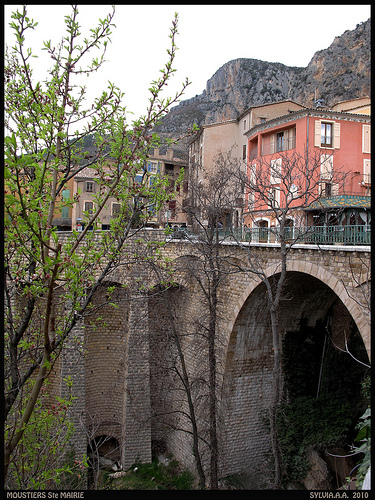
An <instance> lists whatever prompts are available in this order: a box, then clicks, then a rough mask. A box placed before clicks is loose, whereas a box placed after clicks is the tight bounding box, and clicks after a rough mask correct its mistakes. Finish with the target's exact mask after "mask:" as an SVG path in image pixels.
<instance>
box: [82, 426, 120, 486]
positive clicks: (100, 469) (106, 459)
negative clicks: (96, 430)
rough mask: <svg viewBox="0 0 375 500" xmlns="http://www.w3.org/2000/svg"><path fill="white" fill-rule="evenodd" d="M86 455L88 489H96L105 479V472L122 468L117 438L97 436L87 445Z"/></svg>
mask: <svg viewBox="0 0 375 500" xmlns="http://www.w3.org/2000/svg"><path fill="white" fill-rule="evenodd" d="M87 456H88V465H89V468H88V473H87V487H88V489H89V490H90V489H94V490H96V489H98V487H100V485H101V484H102V482H103V479H105V477H104V476H105V473H111V472H117V471H120V470H122V465H121V463H120V460H121V453H120V445H119V442H118V441H117V439H115V438H114V437H111V436H106V435H102V436H97V437H96V438H94V439H92V440H91V441H90V443H89V445H88V447H87Z"/></svg>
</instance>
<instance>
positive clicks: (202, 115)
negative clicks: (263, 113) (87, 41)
mask: <svg viewBox="0 0 375 500" xmlns="http://www.w3.org/2000/svg"><path fill="white" fill-rule="evenodd" d="M370 34H371V20H370V19H368V20H367V21H366V22H364V23H361V24H359V25H357V27H356V29H354V30H347V31H345V32H344V33H343V34H342V35H341V36H338V37H336V38H335V39H334V41H333V42H332V44H331V45H330V46H329V47H328V48H327V49H324V50H320V51H318V52H316V53H315V54H314V56H313V58H312V59H311V61H310V63H309V64H308V66H307V67H306V68H300V67H292V66H285V65H284V64H281V63H271V62H265V61H260V60H258V59H244V58H242V59H235V60H232V61H229V62H227V63H226V64H224V65H223V66H222V67H221V68H219V69H218V70H217V71H216V73H215V74H214V75H213V76H212V77H211V78H210V79H209V80H208V81H207V84H206V89H205V90H204V91H203V92H202V94H200V95H197V96H195V97H193V98H191V99H187V100H184V101H182V102H180V103H179V104H178V105H177V106H175V107H173V108H172V109H171V111H170V112H169V113H168V115H167V116H165V117H164V119H163V121H162V123H161V124H160V125H158V126H157V127H156V128H155V131H157V132H158V133H159V134H161V135H162V136H169V137H178V136H179V135H181V134H184V133H186V131H187V129H188V128H189V127H191V126H192V125H193V124H194V123H196V124H197V125H203V124H209V123H215V122H219V121H223V120H230V119H234V118H236V117H237V116H238V115H239V114H241V113H242V112H243V111H244V110H245V109H247V108H249V107H251V106H257V105H260V104H265V103H268V102H274V101H279V100H281V99H293V100H295V101H296V102H298V103H300V104H303V105H304V106H307V107H313V106H314V102H315V99H316V98H319V99H324V100H325V103H326V104H327V105H328V106H330V105H332V104H334V103H336V102H337V101H340V100H344V99H352V98H356V97H363V96H366V95H368V96H369V95H370V85H371V83H370V72H371V70H370V65H371V40H370Z"/></svg>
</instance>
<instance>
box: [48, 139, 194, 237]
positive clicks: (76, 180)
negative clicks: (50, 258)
mask: <svg viewBox="0 0 375 500" xmlns="http://www.w3.org/2000/svg"><path fill="white" fill-rule="evenodd" d="M187 166H188V165H187V162H186V161H184V160H182V159H180V158H176V157H174V151H173V150H172V149H170V148H168V149H167V150H166V152H165V153H164V154H162V153H161V152H160V151H159V149H156V148H155V149H154V150H153V151H152V154H151V155H150V156H149V158H148V159H147V162H146V164H145V165H144V168H142V169H140V171H139V173H138V174H137V175H136V176H135V178H134V182H138V183H141V182H142V177H143V176H144V175H145V176H146V177H147V179H146V180H145V181H144V182H147V183H148V184H149V186H152V184H153V182H154V179H155V176H156V175H163V176H166V177H167V178H168V188H167V189H169V190H171V191H175V199H174V200H173V201H170V202H168V203H167V204H166V206H165V209H163V210H161V211H159V212H158V213H151V214H150V217H149V218H148V220H147V224H146V226H147V227H164V226H166V225H167V224H169V225H177V226H179V227H180V226H186V214H185V213H184V212H183V211H182V209H180V208H179V207H181V206H182V199H183V197H184V194H185V193H186V192H187V184H186V183H185V184H181V185H180V184H179V182H178V181H179V176H180V171H181V170H182V169H184V170H185V169H187ZM107 170H108V174H110V167H107ZM98 180H99V177H98V174H97V171H96V169H95V168H90V167H86V168H84V169H82V170H79V171H77V174H76V175H74V177H72V178H71V179H70V180H69V181H68V182H67V184H66V186H65V189H64V190H63V191H62V196H61V200H60V202H59V204H58V206H57V207H56V210H55V217H54V219H53V223H52V224H53V225H54V226H55V227H57V228H58V230H60V231H71V230H72V229H75V230H78V231H80V230H82V229H83V228H84V227H85V214H86V215H87V214H89V215H91V214H92V213H93V212H94V210H95V208H96V202H95V196H96V194H97V193H98V189H100V184H99V182H98ZM68 200H69V203H67V201H68ZM72 200H74V202H73V203H72ZM119 210H120V205H119V203H118V201H117V200H116V199H115V198H113V197H111V198H109V199H108V201H107V203H106V205H105V207H104V208H103V210H102V211H101V213H100V218H99V219H98V221H97V223H96V227H95V228H96V229H100V230H108V229H109V228H110V223H111V219H112V218H114V217H116V216H117V214H118V212H119ZM86 218H87V217H86Z"/></svg>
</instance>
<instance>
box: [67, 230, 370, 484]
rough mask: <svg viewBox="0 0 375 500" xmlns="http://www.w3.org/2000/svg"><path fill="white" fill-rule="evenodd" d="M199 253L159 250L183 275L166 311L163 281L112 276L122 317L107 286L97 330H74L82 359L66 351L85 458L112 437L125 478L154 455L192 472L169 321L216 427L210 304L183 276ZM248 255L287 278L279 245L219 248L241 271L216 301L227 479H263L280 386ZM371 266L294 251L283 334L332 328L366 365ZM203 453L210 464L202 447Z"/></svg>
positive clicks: (181, 245)
mask: <svg viewBox="0 0 375 500" xmlns="http://www.w3.org/2000/svg"><path fill="white" fill-rule="evenodd" d="M147 234H148V236H149V235H150V234H151V232H149V233H147ZM152 239H154V240H157V239H159V240H161V239H163V235H162V234H161V233H158V232H156V231H153V232H152ZM197 245H199V243H197V242H196V243H194V242H193V243H192V242H189V241H183V240H181V241H177V240H170V241H168V242H166V244H165V246H164V247H163V250H162V252H163V255H164V256H167V257H168V258H169V259H170V262H171V263H172V267H173V266H175V267H178V266H179V269H180V272H179V274H178V275H177V276H179V277H180V282H179V283H178V285H179V286H174V287H173V288H172V289H171V290H170V291H169V292H168V301H167V302H165V300H164V299H163V295H162V294H158V293H157V287H155V285H157V284H158V279H157V278H156V277H155V276H154V275H151V274H150V273H145V272H144V271H141V270H140V271H139V273H137V271H133V275H132V278H131V280H132V281H141V282H142V283H143V284H144V287H143V292H142V293H140V292H139V291H134V292H132V293H131V294H130V293H129V291H128V290H127V289H125V288H123V287H121V286H120V285H122V284H124V283H129V274H127V272H125V271H121V270H120V269H121V267H119V268H118V270H117V271H116V272H115V274H114V275H113V276H112V277H111V285H113V283H117V284H118V285H119V286H118V287H117V288H116V291H115V293H114V295H113V297H112V298H111V300H112V302H115V303H116V305H117V306H118V307H116V308H113V307H111V306H109V305H105V304H104V301H105V299H104V298H103V297H105V291H106V287H104V288H103V289H102V291H101V292H98V293H97V295H96V297H95V302H96V303H97V304H102V307H101V308H100V316H99V313H98V317H97V321H96V323H95V326H92V325H93V323H92V322H91V320H92V318H91V320H90V322H89V321H88V320H85V323H83V324H81V325H80V327H79V328H76V331H75V338H78V339H81V342H82V343H84V345H85V352H84V355H83V354H82V353H81V354H79V352H78V351H77V350H76V349H73V348H71V349H69V346H68V348H67V349H65V352H64V355H63V358H62V362H61V364H60V368H59V370H61V371H60V376H62V377H65V376H66V375H68V374H70V375H71V376H72V377H73V380H74V390H75V392H76V396H77V403H76V409H75V416H76V429H77V431H76V439H75V444H76V446H77V449H78V450H80V451H84V452H86V451H87V444H88V442H89V441H90V440H91V441H92V440H93V439H95V438H97V437H98V436H107V437H108V443H109V445H111V446H112V448H113V450H112V452H111V453H112V456H113V457H114V458H116V459H118V460H119V461H120V462H122V464H123V466H124V467H125V468H126V467H129V466H130V465H131V464H133V463H134V462H135V461H137V460H138V461H150V460H151V454H152V449H153V450H154V451H163V450H168V451H169V452H171V453H172V454H173V455H174V456H175V458H176V459H178V460H179V461H180V462H181V463H183V464H184V465H185V466H187V467H193V462H194V457H193V455H192V441H191V434H190V431H191V426H190V423H189V420H188V418H187V416H186V413H187V406H186V401H185V399H184V397H183V393H182V392H181V386H180V385H179V379H178V377H176V367H177V365H178V362H177V361H176V360H177V354H176V347H175V345H174V344H173V342H171V339H172V338H173V335H172V333H171V324H172V323H171V322H170V321H169V320H170V318H171V317H173V321H174V323H173V324H174V325H175V328H177V330H178V333H179V335H180V336H181V339H182V347H183V350H184V352H185V357H186V364H187V369H188V373H189V376H190V377H191V381H192V384H193V386H194V388H195V389H194V391H195V392H194V397H195V401H196V405H197V412H198V415H199V425H200V430H201V436H202V437H203V438H204V437H205V436H206V435H207V425H208V424H207V418H206V417H207V415H206V413H205V408H206V407H207V405H206V399H205V389H206V386H205V382H204V377H205V373H207V372H206V370H207V356H205V354H206V345H205V340H204V321H205V314H206V311H205V310H204V309H202V304H203V303H204V297H203V295H202V294H201V293H200V291H199V288H198V287H197V285H196V283H194V282H193V280H191V279H189V277H187V273H186V272H184V269H185V268H184V266H185V263H186V262H188V261H189V262H190V261H191V260H193V259H199V252H198V250H197V248H198V247H197ZM249 245H250V247H249ZM135 246H136V247H137V248H138V247H139V244H138V243H136V242H134V248H135ZM134 248H133V250H134ZM249 248H250V251H251V252H252V254H253V255H254V256H256V257H257V258H258V259H259V260H260V261H261V265H262V269H263V270H264V273H265V275H266V276H267V277H269V278H272V277H274V276H275V277H277V274H278V273H279V272H280V256H279V247H278V245H277V244H267V243H263V244H262V243H259V244H244V245H236V244H234V243H224V242H222V245H221V246H220V252H221V255H222V257H223V258H225V261H226V262H227V263H230V266H232V269H234V268H236V269H237V271H236V272H232V273H230V274H228V276H227V277H226V279H225V280H224V282H223V285H222V286H221V288H220V293H219V312H220V314H219V317H218V335H217V367H218V380H219V387H218V393H217V394H218V401H219V408H218V415H219V423H218V428H219V438H220V450H221V451H220V474H221V475H226V474H230V473H235V472H239V471H241V470H244V469H246V470H249V469H252V470H253V471H256V467H258V466H259V464H260V463H261V462H262V461H263V460H265V457H266V455H267V452H268V451H269V445H270V443H269V435H268V432H267V431H266V429H265V427H264V421H263V420H264V415H265V412H266V411H267V408H268V406H269V403H270V396H271V387H272V363H273V360H272V356H273V354H272V336H271V329H270V317H269V312H268V310H267V299H266V293H267V292H266V288H265V286H264V284H263V283H262V282H261V280H260V278H259V277H257V276H254V275H252V274H251V273H249V272H245V271H244V270H243V269H244V266H246V265H247V264H246V263H248V260H247V255H248V252H249ZM134 251H135V250H134ZM369 264H370V247H368V246H367V247H365V246H362V247H361V246H356V247H351V246H333V245H327V246H320V247H318V246H316V245H296V246H294V247H293V248H291V249H290V252H289V256H288V261H287V283H286V287H285V290H284V295H283V297H284V298H283V300H282V303H281V312H280V318H279V320H280V328H281V331H282V332H286V331H298V330H299V327H300V324H301V321H305V323H307V324H308V325H309V326H311V327H314V326H315V325H316V324H317V322H318V321H321V322H323V323H324V324H325V323H326V322H327V321H329V322H330V325H331V335H332V339H333V341H334V343H335V344H336V345H337V346H339V347H341V348H343V349H345V338H346V337H349V336H350V335H352V334H353V331H356V332H357V334H358V333H359V335H360V336H361V338H362V340H363V344H364V346H365V348H366V350H367V354H368V357H369V358H370V319H369V310H368V303H367V298H366V292H367V290H368V289H367V285H368V279H369ZM228 265H229V264H228ZM130 295H131V297H130ZM129 299H131V300H129ZM70 342H73V341H70ZM71 347H72V344H71ZM366 361H368V360H366ZM176 363H177V364H176ZM79 416H80V418H79ZM79 420H81V422H82V421H84V422H85V424H86V430H83V428H82V426H80V425H79V424H78V421H79ZM88 428H89V429H90V431H89V432H88V430H87V429H88ZM201 446H202V450H203V457H204V459H207V453H205V444H204V441H203V440H202V441H201Z"/></svg>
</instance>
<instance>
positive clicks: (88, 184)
mask: <svg viewBox="0 0 375 500" xmlns="http://www.w3.org/2000/svg"><path fill="white" fill-rule="evenodd" d="M85 192H86V193H95V186H94V182H92V181H88V182H86V184H85Z"/></svg>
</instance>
